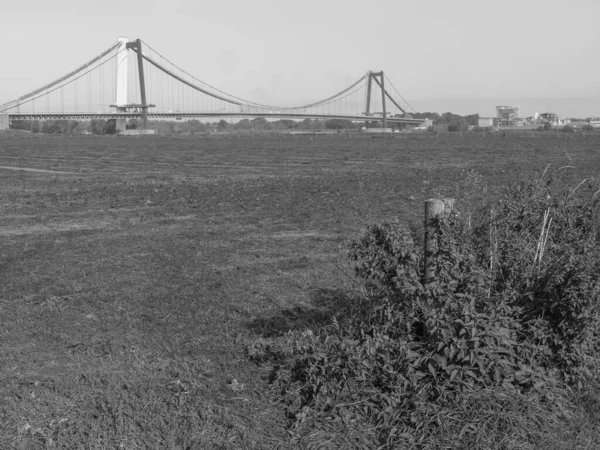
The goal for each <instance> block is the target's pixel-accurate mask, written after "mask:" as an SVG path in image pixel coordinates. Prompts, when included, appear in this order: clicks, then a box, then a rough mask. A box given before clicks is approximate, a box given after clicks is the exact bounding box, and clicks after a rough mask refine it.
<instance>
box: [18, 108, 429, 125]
mask: <svg viewBox="0 0 600 450" xmlns="http://www.w3.org/2000/svg"><path fill="white" fill-rule="evenodd" d="M8 116H9V118H10V120H19V119H21V120H36V119H38V120H43V119H59V120H60V119H62V120H70V119H71V120H72V119H139V118H141V117H142V113H140V112H133V111H131V112H115V113H8ZM225 117H226V118H230V119H251V118H259V117H262V118H265V119H267V118H269V119H296V120H297V119H325V120H331V119H342V120H352V121H355V122H359V121H360V122H364V121H369V122H383V117H380V116H344V115H335V114H302V113H253V112H239V113H218V112H206V113H183V112H181V113H172V112H169V113H159V112H154V113H148V118H149V119H199V118H217V119H218V118H225ZM387 122H388V123H403V124H408V125H420V124H422V123H423V120H422V119H406V118H400V117H388V118H387Z"/></svg>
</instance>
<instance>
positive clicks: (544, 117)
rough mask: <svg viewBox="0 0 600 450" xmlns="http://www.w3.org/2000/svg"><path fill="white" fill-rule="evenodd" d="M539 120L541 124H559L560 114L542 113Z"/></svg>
mask: <svg viewBox="0 0 600 450" xmlns="http://www.w3.org/2000/svg"><path fill="white" fill-rule="evenodd" d="M538 120H539V123H540V124H545V123H549V124H550V125H558V114H556V113H553V112H545V113H540V114H539V119H538Z"/></svg>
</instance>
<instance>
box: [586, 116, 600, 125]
mask: <svg viewBox="0 0 600 450" xmlns="http://www.w3.org/2000/svg"><path fill="white" fill-rule="evenodd" d="M588 123H589V124H590V125H591V126H592V127H594V128H600V118H598V117H593V118H591V119H590V120H588Z"/></svg>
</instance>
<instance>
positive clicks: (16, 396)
mask: <svg viewBox="0 0 600 450" xmlns="http://www.w3.org/2000/svg"><path fill="white" fill-rule="evenodd" d="M599 149H600V137H599V136H595V135H589V134H588V135H586V136H585V137H584V136H582V135H572V136H560V138H557V137H556V135H554V134H553V135H551V136H548V137H539V136H538V137H535V138H528V137H511V136H510V135H509V136H507V137H503V136H486V137H484V136H482V135H465V136H462V137H461V136H459V135H447V136H442V135H440V136H439V137H434V136H429V135H427V136H408V135H407V136H404V135H402V136H395V137H394V138H393V139H372V138H368V137H363V136H358V137H357V136H354V137H349V136H348V135H339V136H275V135H273V136H263V137H243V138H238V137H233V136H232V137H224V138H223V137H222V138H218V139H208V138H193V137H188V138H171V137H156V136H153V137H144V138H125V137H120V138H114V137H111V138H94V137H73V138H53V137H41V138H36V137H30V138H27V137H14V136H13V137H6V136H0V448H2V449H5V448H6V449H8V448H30V449H34V448H39V449H79V448H85V449H94V450H95V449H116V448H122V449H141V448H152V449H155V448H156V449H181V450H187V449H192V450H199V449H204V448H207V449H209V448H215V449H216V448H222V449H269V448H273V449H274V448H289V435H288V433H287V430H286V423H287V419H288V418H287V417H286V416H285V414H284V408H283V406H282V405H280V404H278V403H277V402H276V401H274V399H273V397H272V396H271V395H269V394H268V380H267V375H268V370H267V369H266V368H264V367H261V366H258V365H256V364H254V363H252V362H250V361H249V360H248V358H247V356H246V353H245V350H246V348H247V346H248V345H249V344H251V343H252V342H253V341H255V340H256V339H258V338H260V337H264V336H272V335H274V334H277V333H285V332H286V331H288V330H292V329H298V328H303V327H307V326H315V325H325V324H327V323H329V321H330V320H331V318H332V317H333V316H335V315H336V314H339V313H340V311H342V310H343V309H344V308H345V307H346V306H347V305H346V304H345V302H347V301H348V300H347V298H351V295H350V294H351V293H352V292H353V291H356V284H355V283H354V281H353V275H352V274H353V272H352V266H351V264H350V263H349V261H348V260H347V257H346V254H347V249H346V242H347V240H348V238H350V237H351V236H354V235H356V234H357V233H359V232H360V231H361V230H362V229H364V227H365V226H366V225H367V224H369V223H374V222H380V221H383V220H387V221H389V220H393V219H398V220H400V221H406V222H409V221H418V220H421V218H422V210H423V200H424V199H426V198H429V197H455V198H456V199H457V205H458V206H459V208H463V209H465V210H466V209H469V207H471V206H472V204H473V203H474V202H476V201H478V200H480V199H482V198H485V197H486V196H494V195H497V194H498V193H499V192H500V191H501V189H502V188H503V186H506V185H507V184H508V183H510V182H511V181H513V180H516V179H519V178H521V177H523V176H534V175H535V174H538V175H539V174H541V173H542V172H543V171H544V169H545V168H546V166H547V165H548V164H551V167H554V168H559V167H562V166H575V167H577V170H578V173H580V174H581V177H582V178H586V177H591V176H596V175H597V174H598V171H599V169H600V157H599V155H598V152H599ZM473 186H475V187H476V188H475V189H473ZM473 192H477V193H478V194H477V195H476V196H474V195H473V194H472V193H473ZM467 193H468V194H467ZM19 445H20V447H19ZM26 445H28V446H29V447H27V446H26Z"/></svg>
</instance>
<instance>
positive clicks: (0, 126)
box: [0, 114, 10, 130]
mask: <svg viewBox="0 0 600 450" xmlns="http://www.w3.org/2000/svg"><path fill="white" fill-rule="evenodd" d="M9 127H10V122H9V120H8V114H0V130H8V129H9Z"/></svg>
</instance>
